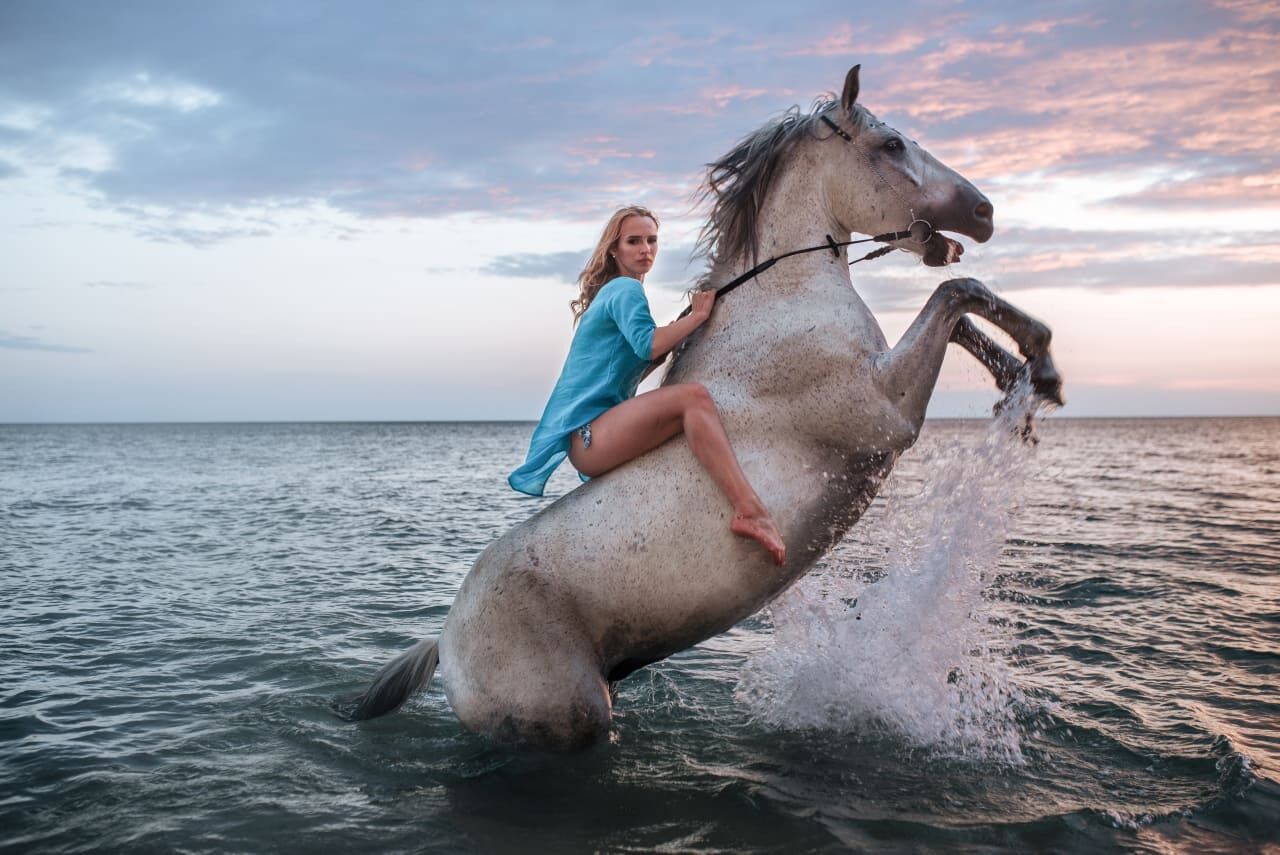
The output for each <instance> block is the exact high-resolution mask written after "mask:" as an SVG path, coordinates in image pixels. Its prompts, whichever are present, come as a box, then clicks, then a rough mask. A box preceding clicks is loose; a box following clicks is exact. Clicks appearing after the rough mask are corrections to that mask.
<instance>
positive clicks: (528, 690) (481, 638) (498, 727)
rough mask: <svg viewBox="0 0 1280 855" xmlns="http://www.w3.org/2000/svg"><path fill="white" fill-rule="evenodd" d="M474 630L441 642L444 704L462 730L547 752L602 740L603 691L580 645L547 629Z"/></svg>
mask: <svg viewBox="0 0 1280 855" xmlns="http://www.w3.org/2000/svg"><path fill="white" fill-rule="evenodd" d="M475 629H477V630H481V631H478V632H476V633H474V634H467V633H460V634H454V635H450V634H449V633H448V632H447V631H446V636H445V637H443V638H442V642H444V644H443V645H442V646H443V647H444V649H443V650H442V652H441V661H442V662H445V663H446V664H447V666H448V670H449V676H450V680H449V681H448V682H447V683H446V691H447V693H448V696H449V703H450V705H451V706H452V707H453V710H454V712H455V713H457V715H458V719H459V720H460V721H461V722H462V723H463V725H465V726H466V727H467V729H469V730H472V731H475V732H476V733H479V734H481V735H483V736H485V737H488V738H489V739H492V740H494V741H496V742H503V743H507V744H509V745H515V746H519V747H527V748H540V749H545V750H550V751H577V750H581V749H583V748H588V747H590V746H591V745H593V744H595V743H596V742H598V741H600V739H602V738H603V737H604V736H605V735H607V734H608V732H609V726H610V724H611V723H612V719H613V703H612V700H611V698H610V696H609V685H608V683H606V682H605V680H604V677H603V676H602V675H601V673H600V664H599V662H598V660H597V659H596V658H595V656H594V655H593V653H592V652H591V649H590V647H589V646H588V645H585V644H582V643H581V642H580V639H578V638H576V637H573V636H572V634H568V635H566V634H564V633H559V632H557V631H556V630H555V628H553V627H543V628H542V631H541V632H537V631H530V632H526V631H523V630H525V629H526V627H523V626H520V625H519V624H518V623H515V624H512V623H508V624H506V625H505V626H503V627H502V628H501V630H500V631H497V632H494V631H488V632H485V631H483V630H482V628H480V627H476V628H475ZM488 629H490V630H492V628H491V627H490V628H488ZM464 636H465V637H464ZM446 654H447V655H448V657H449V658H448V659H446Z"/></svg>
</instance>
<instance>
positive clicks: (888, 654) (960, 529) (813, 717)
mask: <svg viewBox="0 0 1280 855" xmlns="http://www.w3.org/2000/svg"><path fill="white" fill-rule="evenodd" d="M1040 406H1041V405H1040V403H1039V402H1037V401H1035V400H1034V399H1033V398H1032V397H1031V396H1030V395H1028V394H1025V393H1024V394H1023V395H1021V396H1015V397H1014V399H1013V400H1012V401H1011V403H1010V404H1009V405H1008V406H1006V407H1004V408H1003V410H1002V412H1001V413H1000V415H998V416H997V417H996V418H995V419H994V420H993V421H992V423H991V425H990V426H989V428H988V429H987V430H986V431H985V432H984V433H983V434H981V435H979V436H978V437H977V438H976V439H970V438H968V437H965V438H963V439H961V440H960V441H959V442H956V443H953V444H949V445H945V446H935V447H932V448H924V449H917V453H919V452H921V451H922V452H923V453H924V454H925V455H926V460H927V461H928V465H927V466H926V467H925V468H926V470H927V472H928V476H927V480H926V482H925V483H924V484H923V485H922V488H921V489H920V491H919V492H918V493H915V494H913V495H907V494H905V492H906V491H904V490H903V485H901V484H893V483H892V482H891V484H890V489H889V491H888V495H887V496H886V497H885V501H884V505H883V514H882V515H881V516H880V518H879V519H878V521H877V520H870V519H868V520H864V521H863V524H862V525H863V526H865V528H861V529H855V538H856V539H854V540H850V541H846V542H845V544H843V545H842V547H843V548H841V549H837V551H836V552H835V553H833V555H832V556H829V557H828V559H827V561H826V562H825V563H824V564H822V565H820V566H819V568H818V569H817V570H815V571H814V572H812V573H810V574H809V575H808V576H807V577H806V578H804V579H802V580H801V581H800V582H799V583H798V584H796V585H795V586H794V587H793V588H792V589H791V590H789V591H788V592H787V593H785V594H784V595H783V596H782V597H780V598H779V599H778V600H777V601H776V602H775V603H774V605H773V606H772V607H771V609H770V617H771V619H772V622H773V626H774V643H773V645H772V646H771V647H770V648H767V649H765V650H763V651H762V652H760V653H759V654H757V655H755V656H754V657H752V658H750V659H749V660H748V661H747V663H746V664H745V666H744V668H743V672H742V674H741V676H740V679H739V683H738V688H737V697H738V698H739V700H741V701H743V702H744V703H746V704H747V705H748V706H749V708H750V709H751V710H752V713H753V714H754V715H755V716H756V717H758V718H759V719H762V720H763V721H765V722H768V723H770V724H772V725H775V726H779V727H786V728H823V729H837V730H849V731H879V732H885V731H887V732H890V733H892V734H894V735H896V736H897V737H898V738H905V739H906V740H907V741H908V742H910V743H911V744H913V745H916V746H921V747H925V748H928V749H931V750H934V751H937V752H939V753H942V754H946V755H958V756H966V757H978V758H984V759H997V760H1002V761H1006V762H1011V763H1021V762H1022V752H1021V730H1020V727H1019V724H1018V716H1017V711H1018V709H1019V708H1021V707H1022V706H1023V704H1024V703H1025V698H1024V697H1023V695H1022V693H1021V692H1020V691H1019V690H1018V689H1017V687H1016V686H1015V685H1014V682H1013V680H1012V679H1011V666H1010V664H1009V661H1008V659H1007V658H1006V656H1005V654H1004V651H1005V650H1006V649H1007V638H1006V636H1005V634H1004V630H1003V629H1002V627H1001V623H1002V622H1001V621H999V620H998V619H995V620H993V618H997V615H995V613H994V609H995V604H994V603H993V602H992V601H991V600H989V599H988V598H986V597H984V591H986V590H988V589H989V587H990V585H991V583H992V581H993V579H994V578H995V571H996V566H997V562H998V559H999V557H1000V553H1001V550H1002V548H1003V546H1004V541H1005V533H1006V531H1007V529H1008V525H1009V519H1010V516H1011V514H1012V512H1013V511H1014V510H1015V509H1016V507H1017V506H1018V504H1019V501H1020V498H1021V492H1022V489H1023V487H1024V484H1025V478H1026V475H1027V469H1028V466H1029V462H1030V460H1031V457H1032V447H1033V443H1031V442H1026V441H1024V437H1025V434H1024V430H1025V429H1028V428H1030V427H1031V426H1032V424H1033V418H1034V415H1035V413H1036V411H1037V409H1038V408H1039V407H1040ZM921 445H922V446H926V445H929V444H928V443H921ZM869 516H871V515H869ZM868 523H870V524H869V525H868Z"/></svg>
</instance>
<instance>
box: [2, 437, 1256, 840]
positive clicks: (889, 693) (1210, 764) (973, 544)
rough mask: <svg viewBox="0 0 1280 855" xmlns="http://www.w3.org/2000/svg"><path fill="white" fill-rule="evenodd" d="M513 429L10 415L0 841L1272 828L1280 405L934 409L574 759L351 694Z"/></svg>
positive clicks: (460, 536)
mask: <svg viewBox="0 0 1280 855" xmlns="http://www.w3.org/2000/svg"><path fill="white" fill-rule="evenodd" d="M530 429H531V425H529V424H522V423H389V424H372V423H369V424H362V423H349V424H348V423H341V424H316V423H304V424H102V425H89V424H76V425H16V424H9V425H0V851H3V852H85V851H128V852H311V851H376V852H424V851H426V852H477V853H503V852H531V851H533V852H542V851H546V852H735V853H737V852H746V853H752V852H777V853H791V852H844V851H866V852H881V851H883V852H913V853H932V852H948V853H950V852H1099V851H1133V852H1155V853H1164V852H1184V851H1195V852H1219V851H1225V852H1267V851H1271V852H1275V851H1280V419H1275V418H1230V419H1214V418H1203V419H1114V420H1112V419H1072V418H1066V417H1062V416H1057V415H1055V416H1050V417H1048V418H1045V419H1043V420H1042V421H1041V422H1040V423H1039V425H1038V428H1037V434H1036V438H1037V439H1038V442H1030V441H1027V440H1025V439H1023V438H1021V437H1020V436H1019V435H1018V434H1017V433H1016V432H1012V431H1010V430H1008V429H1007V426H1002V425H1001V424H999V423H996V422H992V421H988V420H982V419H974V420H955V421H952V420H936V421H929V422H927V423H926V425H925V428H924V431H923V433H922V435H921V437H920V440H919V442H918V443H917V444H916V446H915V447H914V448H912V449H911V450H909V451H908V452H907V453H905V454H904V455H903V456H902V458H901V460H900V461H899V462H898V465H897V468H896V470H895V471H894V474H893V475H892V476H891V478H890V479H889V480H888V481H887V482H886V484H885V485H884V489H883V490H882V492H881V495H880V497H879V498H877V500H876V501H875V503H874V504H873V505H872V506H871V508H870V509H869V510H868V512H867V514H866V515H865V517H864V518H863V520H862V521H861V522H860V523H859V524H858V525H857V526H855V527H854V528H853V529H852V530H851V531H850V532H849V534H848V536H847V537H846V538H845V540H844V541H843V542H841V543H840V544H839V545H838V546H837V547H836V548H835V549H834V550H833V551H832V552H831V553H830V554H829V555H828V556H827V557H826V558H825V559H824V560H823V561H821V562H820V563H819V564H817V565H816V566H815V567H814V568H813V570H812V571H811V572H810V573H809V574H808V575H807V576H805V577H804V578H803V579H802V580H800V581H799V582H798V583H797V584H796V585H794V586H793V587H792V588H790V589H789V590H788V591H786V592H784V593H783V594H782V595H781V596H780V597H779V598H778V599H777V600H775V601H774V602H773V603H772V604H771V605H770V606H769V607H768V608H767V609H766V610H764V611H762V612H761V613H759V614H757V615H755V616H753V617H751V618H749V619H747V620H745V621H743V622H742V623H741V624H739V625H738V626H736V627H734V628H733V629H732V630H730V631H729V632H727V633H724V634H723V635H720V636H718V637H715V638H712V639H709V640H707V641H705V642H703V643H702V644H699V645H697V646H696V647H694V648H691V649H689V650H686V651H684V652H682V653H680V654H677V655H675V656H673V657H671V658H670V659H668V660H666V661H663V662H660V663H657V664H655V665H652V666H650V667H648V668H645V669H642V670H641V671H638V672H637V673H635V674H634V675H632V676H631V677H629V678H627V679H626V680H624V681H622V682H621V683H619V684H618V685H617V687H616V699H615V709H616V719H615V722H614V726H613V729H612V732H611V733H610V735H609V738H608V739H607V740H604V741H602V742H601V743H600V744H599V745H597V746H596V747H595V748H593V749H590V750H588V751H586V752H583V753H580V754H575V755H569V756H561V755H550V754H543V753H537V752H529V751H518V750H511V749H508V748H504V747H502V746H497V745H492V744H489V743H486V742H485V741H484V740H482V739H480V738H479V737H477V736H475V735H473V734H471V733H469V732H468V731H466V730H464V729H463V728H462V727H461V726H460V725H459V723H458V721H457V719H456V718H455V717H454V716H453V714H452V712H451V711H450V709H449V706H448V703H447V701H446V699H445V696H444V693H443V691H442V689H441V687H440V685H439V683H438V681H437V682H436V683H434V684H432V685H431V686H430V687H429V688H428V689H427V691H425V692H424V693H423V694H421V695H420V696H418V697H417V698H416V699H414V700H413V701H411V702H410V703H409V704H408V705H406V707H405V708H403V709H402V710H401V711H400V712H398V713H396V714H394V715H391V716H388V717H386V718H382V719H378V720H374V721H369V722H364V723H360V724H352V723H348V722H346V721H343V720H341V719H340V718H338V717H337V716H336V715H335V714H334V711H333V702H334V700H335V698H337V697H338V696H340V695H342V694H343V693H347V692H351V691H354V690H357V689H359V688H361V687H362V685H363V684H364V683H365V681H367V680H368V678H369V677H370V676H371V675H372V674H373V672H374V671H375V670H376V669H377V668H378V667H380V666H381V665H382V664H383V663H385V662H386V661H387V660H388V659H390V658H391V657H393V656H394V655H396V654H397V653H399V652H400V651H402V650H404V649H405V648H407V647H409V646H410V645H412V644H413V643H414V642H415V641H416V640H417V639H419V638H421V637H423V636H425V635H430V634H434V633H437V632H438V631H439V630H440V627H441V625H442V623H443V621H444V618H445V615H446V614H447V612H448V610H449V604H450V602H451V600H452V598H453V595H454V592H455V591H456V590H457V589H458V586H459V584H460V582H461V580H462V578H463V576H464V575H465V574H466V573H467V571H468V569H469V568H470V566H471V564H472V562H473V561H474V560H475V558H476V556H477V555H478V554H479V552H480V551H481V550H482V549H483V548H484V547H485V546H486V545H487V544H488V543H489V542H491V541H492V540H493V539H494V538H496V537H498V536H499V535H501V534H502V533H503V532H504V531H506V530H507V529H509V528H510V527H511V526H513V525H515V524H517V523H519V522H520V521H521V520H524V519H526V518H527V517H529V516H530V515H531V514H534V513H536V512H538V510H539V509H541V508H542V507H544V506H545V505H546V504H547V503H548V502H550V501H553V500H554V498H555V496H557V495H561V494H563V493H564V492H566V491H568V490H571V489H573V488H574V487H575V485H576V480H575V479H574V477H573V475H572V473H571V472H569V471H568V467H564V471H561V472H559V473H557V475H556V476H555V479H553V481H552V483H551V485H550V489H549V491H548V498H546V499H541V500H539V499H531V498H528V497H524V496H521V495H519V494H516V493H514V492H512V491H511V490H510V489H508V488H507V486H506V484H505V480H504V479H505V476H506V474H507V472H508V471H509V470H511V469H512V468H514V467H515V466H516V465H517V464H518V463H519V462H520V460H521V459H522V457H523V453H524V450H525V446H526V443H527V441H528V436H529V433H530ZM606 477H607V476H606ZM600 558H601V561H602V562H603V561H607V560H608V556H607V555H601V556H600ZM688 572H689V573H690V574H694V573H699V572H701V569H700V568H698V567H692V566H691V567H690V568H689V571H688Z"/></svg>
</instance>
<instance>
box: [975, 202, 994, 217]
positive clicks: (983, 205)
mask: <svg viewBox="0 0 1280 855" xmlns="http://www.w3.org/2000/svg"><path fill="white" fill-rule="evenodd" d="M995 212H996V209H995V208H993V207H992V206H991V203H990V202H988V201H986V200H985V199H984V200H983V201H981V202H979V203H978V207H976V208H974V209H973V215H974V216H975V217H977V218H978V219H980V220H989V219H991V217H992V215H994V214H995Z"/></svg>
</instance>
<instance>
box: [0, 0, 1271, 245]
mask: <svg viewBox="0 0 1280 855" xmlns="http://www.w3.org/2000/svg"><path fill="white" fill-rule="evenodd" d="M790 11H793V12H794V14H789V15H785V16H782V17H779V16H778V15H777V13H776V10H775V9H774V7H773V4H770V3H764V2H760V3H756V4H747V5H744V6H743V7H741V8H740V9H739V10H738V11H737V12H736V13H735V15H734V16H733V18H732V19H725V18H724V17H723V16H722V15H720V14H719V13H718V12H717V11H716V10H715V9H710V8H706V9H704V8H702V7H697V6H690V5H689V4H687V3H674V2H657V3H654V4H651V6H649V7H646V13H645V27H643V28H640V30H637V29H636V28H634V27H631V26H629V25H630V23H631V18H630V17H629V16H630V14H631V13H630V12H629V11H626V10H618V11H607V10H602V9H595V10H593V13H592V14H591V15H565V14H557V15H549V9H548V8H544V7H542V6H540V5H539V4H531V5H529V6H528V7H524V6H522V7H519V8H510V9H507V10H505V12H504V14H501V15H494V14H491V11H490V10H487V9H485V8H483V7H476V8H471V7H466V6H463V5H460V4H455V5H453V6H445V7H438V6H424V5H421V4H413V3H388V4H381V5H379V7H378V9H377V14H365V13H358V12H356V11H354V10H344V9H343V7H334V8H332V9H330V10H329V12H328V13H326V14H324V15H316V14H313V13H312V11H311V7H310V6H309V5H304V4H303V3H301V2H292V3H291V2H289V0H284V2H282V3H279V4H272V5H270V6H261V5H256V4H251V3H247V2H243V3H237V2H233V0H228V2H227V3H220V4H216V5H214V6H209V7H199V6H182V7H173V6H171V5H163V4H152V3H147V2H133V3H121V4H90V5H89V6H85V5H84V4H68V5H65V6H63V5H60V4H59V3H58V2H54V0H51V2H46V3H39V4H35V3H32V4H19V5H17V6H11V7H10V8H6V12H5V16H6V26H5V27H4V28H3V32H2V33H0V152H2V153H3V157H4V158H5V163H7V164H9V167H8V168H9V169H10V170H18V169H20V170H23V171H25V172H28V173H35V172H37V171H39V170H42V169H46V170H47V169H51V170H54V171H55V172H57V173H58V174H60V175H61V176H62V177H63V179H64V180H65V181H67V182H70V183H72V184H73V185H74V186H77V187H79V188H80V189H81V190H82V191H83V192H86V193H89V194H91V195H92V196H93V197H94V198H97V199H99V200H100V201H101V202H102V203H104V204H107V205H111V206H134V207H145V206H154V207H160V208H165V209H169V210H172V211H186V210H205V211H217V210H223V211H228V212H233V211H234V209H236V208H238V207H243V206H254V205H262V204H270V205H274V206H280V207H287V206H290V205H293V206H298V207H304V206H308V205H313V204H321V205H327V206H329V207H331V208H333V209H336V210H339V211H343V212H346V213H354V214H356V215H359V216H363V217H370V218H414V217H436V216H442V215H446V214H451V213H456V212H461V211H486V212H499V213H503V214H510V215H529V214H534V215H541V216H545V215H547V214H548V213H555V214H556V215H558V216H564V215H565V213H566V212H572V215H575V216H582V217H584V218H593V217H595V216H597V215H598V214H599V213H601V212H603V211H606V210H608V209H609V208H610V207H612V206H613V205H615V204H616V203H618V202H619V201H641V202H646V203H649V204H652V205H656V206H658V207H661V208H670V207H672V206H676V205H679V204H681V203H682V202H683V201H684V200H686V199H687V196H688V192H689V191H690V190H691V189H692V188H693V185H694V184H696V182H697V181H698V179H699V172H700V169H699V164H701V163H705V162H707V161H709V160H712V159H714V158H715V157H716V156H718V155H719V154H721V153H723V151H725V150H727V149H728V148H729V147H730V145H731V144H732V143H733V141H734V140H735V139H738V138H740V137H741V136H742V135H743V134H745V133H746V132H748V131H750V130H751V129H752V128H754V127H757V126H758V125H759V124H760V123H762V122H763V121H764V120H765V119H766V118H768V117H769V116H770V115H771V114H775V113H777V112H778V111H779V110H781V109H783V108H785V107H786V106H788V105H789V104H790V103H792V102H794V101H801V102H807V101H809V100H810V98H811V97H812V96H813V95H815V94H818V93H819V92H822V91H824V90H830V89H835V88H838V87H839V85H840V83H841V81H842V79H843V73H844V70H845V69H846V68H847V65H848V64H849V63H851V62H853V61H856V60H857V59H859V58H865V57H870V58H872V60H873V61H869V62H867V63H865V64H864V69H863V95H864V100H866V99H870V101H871V103H873V104H876V105H880V104H885V105H889V106H890V107H891V109H892V110H893V111H894V112H893V116H894V118H895V120H896V119H897V117H898V116H903V117H905V119H906V122H905V125H906V126H905V127H904V130H906V131H908V132H909V133H911V134H912V135H915V136H918V137H920V138H922V139H924V140H925V141H926V143H927V144H928V145H929V147H930V148H931V149H934V150H935V151H939V152H940V153H943V154H944V155H945V156H946V158H947V159H948V160H949V161H951V162H953V163H955V165H957V166H958V167H960V168H962V169H963V170H964V171H965V172H966V173H967V174H972V175H973V176H974V177H976V178H988V177H995V176H1008V175H1010V174H1018V175H1028V174H1035V173H1037V172H1044V171H1055V170H1056V171H1070V170H1080V169H1092V168H1095V167H1096V166H1097V165H1098V164H1110V165H1113V166H1114V165H1117V164H1126V163H1143V162H1145V163H1151V162H1153V161H1165V160H1167V161H1170V162H1176V163H1180V164H1182V165H1184V166H1185V167H1186V168H1187V169H1188V170H1190V171H1191V172H1193V173H1195V175H1193V176H1192V177H1191V178H1189V179H1188V180H1189V181H1194V180H1195V179H1196V178H1201V177H1203V178H1208V177H1212V176H1214V175H1221V174H1224V173H1227V172H1232V171H1235V172H1238V171H1239V170H1240V168H1241V158H1243V157H1245V156H1248V157H1251V158H1252V159H1253V161H1254V162H1255V166H1256V164H1257V162H1258V161H1264V162H1263V163H1262V165H1261V166H1260V167H1258V169H1257V171H1258V172H1259V174H1266V172H1267V171H1268V170H1272V169H1274V167H1275V163H1274V157H1275V154H1274V152H1275V144H1274V142H1275V139H1276V138H1277V135H1278V132H1280V102H1276V100H1275V99H1274V98H1273V97H1272V96H1271V94H1270V93H1272V92H1274V91H1275V90H1276V88H1278V87H1280V59H1278V57H1280V34H1278V33H1276V32H1275V30H1274V28H1271V27H1267V26H1259V25H1258V22H1260V21H1266V20H1274V19H1275V17H1276V16H1275V14H1271V15H1270V17H1268V13H1269V12H1273V11H1274V4H1264V3H1250V2H1243V0H1241V2H1226V0H1224V2H1223V3H1221V4H1219V6H1218V7H1212V6H1206V7H1203V8H1200V7H1197V8H1196V9H1194V10H1191V9H1188V10H1183V11H1182V12H1180V14H1178V15H1163V16H1155V17H1152V16H1150V15H1149V14H1148V13H1146V12H1144V11H1143V10H1142V9H1130V8H1128V7H1116V8H1110V7H1107V8H1100V9H1097V10H1095V11H1093V12H1089V13H1087V14H1075V15H1069V16H1063V17H1054V18H1048V17H1045V16H1043V15H1040V14H1036V11H1037V10H1036V9H1034V8H1032V9H1027V8H1025V6H1024V5H1022V4H1017V3H1013V2H997V3H995V4H994V7H993V8H992V9H991V10H990V11H988V10H986V9H984V14H982V15H978V14H972V13H968V12H964V11H961V12H959V13H947V14H940V13H939V12H938V11H937V9H936V8H935V7H934V6H932V5H918V6H913V5H909V6H908V7H907V8H906V9H905V10H904V9H901V8H898V7H886V8H884V9H880V8H870V9H865V10H860V11H859V16H858V19H857V21H856V22H855V21H852V20H850V18H849V7H848V5H847V4H846V3H837V2H827V1H826V0H817V2H811V3H805V4H802V5H801V6H799V7H796V8H795V9H794V10H790ZM904 14H905V15H906V16H907V17H909V18H911V19H913V20H923V21H927V22H928V27H927V28H926V27H922V26H919V25H913V26H909V27H907V26H904V25H903V23H902V21H903V16H904ZM300 21H305V24H303V25H300V24H299V22H300ZM995 21H998V22H999V23H998V24H993V22H995ZM600 32H604V33H608V34H610V36H609V37H606V38H601V37H600V36H599V33H600ZM761 33H765V34H767V35H765V36H763V37H762V36H761ZM781 84H785V85H781ZM10 174H13V173H12V172H10ZM2 175H3V169H2V168H0V176H2ZM1188 186H1190V185H1188ZM1206 192H1209V191H1206ZM1229 196H1230V194H1229V193H1228V192H1225V191H1224V192H1223V193H1219V194H1218V195H1216V196H1215V197H1214V198H1216V199H1220V200H1226V199H1228V198H1229ZM1132 201H1134V202H1137V201H1139V200H1132ZM1150 202H1151V203H1152V204H1157V205H1168V204H1171V202H1170V199H1168V198H1165V199H1163V200H1162V199H1161V198H1160V197H1159V196H1158V194H1155V195H1152V196H1151V197H1150ZM1221 204H1224V205H1225V204H1227V202H1225V201H1223V202H1221ZM265 228H269V226H267V227H265ZM144 231H146V232H147V233H148V234H149V235H150V236H151V237H152V239H164V240H180V241H184V242H189V243H193V244H196V245H207V244H208V243H209V242H211V241H216V240H219V239H225V238H227V237H236V236H240V235H242V234H243V232H242V230H240V229H238V228H227V229H222V230H220V229H216V228H213V229H203V230H196V231H191V230H186V229H181V228H180V229H163V228H159V227H157V226H155V225H154V224H150V225H147V226H145V228H144ZM255 233H261V232H255Z"/></svg>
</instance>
